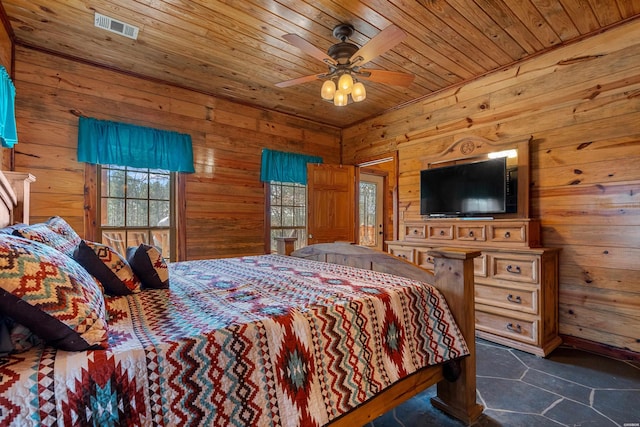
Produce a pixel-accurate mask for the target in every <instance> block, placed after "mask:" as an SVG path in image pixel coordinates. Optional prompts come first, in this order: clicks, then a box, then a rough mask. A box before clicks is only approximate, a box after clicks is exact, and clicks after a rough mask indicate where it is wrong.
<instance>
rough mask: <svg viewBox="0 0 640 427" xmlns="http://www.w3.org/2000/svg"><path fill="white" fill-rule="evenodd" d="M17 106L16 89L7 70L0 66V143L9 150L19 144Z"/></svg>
mask: <svg viewBox="0 0 640 427" xmlns="http://www.w3.org/2000/svg"><path fill="white" fill-rule="evenodd" d="M15 106H16V88H15V86H14V85H13V82H12V81H11V77H9V74H8V73H7V70H6V69H5V68H4V67H3V66H0V142H1V143H2V146H3V147H7V148H11V147H13V146H14V145H15V144H17V143H18V129H17V128H16V111H15V108H16V107H15Z"/></svg>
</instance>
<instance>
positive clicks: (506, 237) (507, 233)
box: [504, 231, 511, 239]
mask: <svg viewBox="0 0 640 427" xmlns="http://www.w3.org/2000/svg"><path fill="white" fill-rule="evenodd" d="M509 237H511V233H509V232H508V231H507V232H506V233H504V238H505V239H508V238H509Z"/></svg>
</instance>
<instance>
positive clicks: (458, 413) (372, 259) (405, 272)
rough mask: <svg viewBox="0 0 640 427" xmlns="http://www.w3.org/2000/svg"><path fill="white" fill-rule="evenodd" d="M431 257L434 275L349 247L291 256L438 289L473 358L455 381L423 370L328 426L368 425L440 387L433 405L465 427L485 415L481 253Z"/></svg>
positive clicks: (438, 252) (440, 252)
mask: <svg viewBox="0 0 640 427" xmlns="http://www.w3.org/2000/svg"><path fill="white" fill-rule="evenodd" d="M429 254H430V255H431V256H433V257H434V259H435V268H434V273H431V272H430V271H427V270H424V269H422V268H420V267H418V266H416V265H415V264H412V263H409V262H407V261H405V260H402V259H400V258H396V257H394V256H393V255H390V254H387V253H385V252H380V251H377V250H374V249H369V248H365V247H362V246H356V245H351V244H347V243H320V244H316V245H311V246H307V247H304V248H301V249H298V250H296V251H294V252H293V253H291V256H295V257H300V258H307V259H314V260H317V261H325V262H330V263H333V264H340V265H349V266H352V267H358V268H363V269H367V270H374V271H380V272H384V273H390V274H395V275H397V276H403V277H407V278H410V279H415V280H420V281H422V282H426V283H429V284H431V285H434V286H435V287H436V288H438V290H439V291H440V292H441V293H442V295H443V296H444V297H445V299H446V300H447V304H448V306H449V308H450V310H451V312H452V314H453V317H454V318H455V320H456V323H457V324H458V327H459V328H460V331H461V332H462V334H463V335H464V338H465V341H466V342H467V346H468V347H469V352H470V355H469V356H468V357H465V358H463V359H462V360H461V363H460V375H459V377H458V379H457V380H456V381H453V382H450V381H448V380H446V379H445V376H444V373H443V365H438V366H431V367H427V368H423V369H421V370H419V371H418V372H416V373H414V374H413V375H410V376H409V377H407V378H405V379H403V380H401V381H399V382H397V383H395V384H394V385H393V386H391V387H389V388H388V389H386V390H385V391H383V392H382V393H380V394H378V395H377V396H375V397H374V398H372V399H371V400H369V401H367V402H366V403H364V404H362V405H360V406H359V407H358V408H356V409H354V410H353V411H351V412H349V413H347V414H345V415H343V416H342V417H340V418H338V419H336V420H334V421H333V422H331V423H330V424H329V425H330V426H332V427H339V426H345V427H356V426H361V425H364V424H366V423H368V422H370V421H372V420H374V419H375V418H377V417H378V416H380V415H382V414H384V413H385V412H387V411H389V410H391V409H393V408H394V407H396V406H398V405H399V404H401V403H402V402H404V401H406V400H408V399H410V398H412V397H413V396H415V395H416V394H418V393H420V392H422V391H424V390H425V389H427V388H429V387H430V386H432V385H433V384H436V383H437V384H438V386H437V389H438V392H437V396H436V397H434V398H433V399H431V403H432V404H433V405H434V406H435V407H437V408H439V409H441V410H442V411H444V412H446V413H448V414H449V415H451V416H453V417H455V418H457V419H459V420H461V421H462V422H464V423H466V424H472V423H473V422H475V421H476V420H477V419H478V417H479V416H480V414H481V413H482V410H483V407H482V405H479V404H478V403H477V402H476V352H475V319H474V296H473V258H475V257H477V256H479V255H480V252H479V251H475V250H468V249H457V248H441V249H434V250H432V251H429Z"/></svg>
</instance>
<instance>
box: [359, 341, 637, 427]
mask: <svg viewBox="0 0 640 427" xmlns="http://www.w3.org/2000/svg"><path fill="white" fill-rule="evenodd" d="M476 349H477V354H478V355H477V371H478V379H477V396H478V402H479V403H480V404H482V405H483V406H484V408H485V409H484V412H483V414H482V415H481V416H480V419H479V420H478V421H477V422H476V423H475V424H474V426H477V427H497V426H505V427H507V426H508V427H512V426H513V427H520V426H522V427H538V426H539V427H548V426H557V427H561V426H565V427H608V426H611V427H614V426H620V427H640V364H638V363H637V362H629V361H621V360H616V359H611V358H608V357H604V356H599V355H596V354H593V353H589V352H586V351H582V350H576V349H573V348H569V347H562V346H561V347H559V348H557V349H556V350H555V351H554V352H553V353H551V355H549V356H548V357H547V358H541V357H538V356H534V355H531V354H528V353H525V352H522V351H519V350H514V349H511V348H507V347H503V346H501V345H499V344H493V343H490V342H488V341H484V340H480V339H478V340H477V341H476ZM435 393H436V390H435V386H434V387H431V388H429V389H427V390H425V391H424V392H422V393H421V394H419V395H418V396H416V397H414V398H413V399H411V400H409V401H407V402H405V403H404V404H403V405H401V406H399V407H397V408H396V409H394V410H393V411H390V412H388V413H386V414H384V415H383V416H381V417H379V418H377V419H376V420H374V421H373V422H371V423H369V424H368V425H367V426H368V427H415V426H443V427H461V426H463V425H464V424H463V423H461V422H460V421H458V420H456V419H453V418H451V417H449V416H448V415H446V414H444V413H443V412H440V411H439V410H438V409H435V408H433V407H432V406H431V403H430V402H429V399H430V398H431V397H432V396H434V395H435Z"/></svg>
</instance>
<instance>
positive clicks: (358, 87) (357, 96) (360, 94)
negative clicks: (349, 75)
mask: <svg viewBox="0 0 640 427" xmlns="http://www.w3.org/2000/svg"><path fill="white" fill-rule="evenodd" d="M351 98H353V101H354V102H360V101H364V100H365V99H367V91H366V89H365V88H364V85H363V84H362V82H356V84H354V85H353V89H352V90H351Z"/></svg>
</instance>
